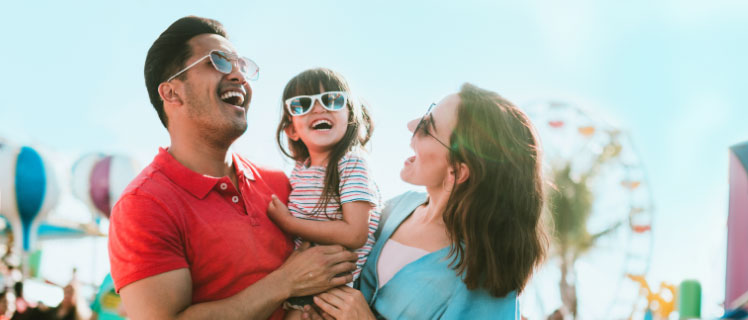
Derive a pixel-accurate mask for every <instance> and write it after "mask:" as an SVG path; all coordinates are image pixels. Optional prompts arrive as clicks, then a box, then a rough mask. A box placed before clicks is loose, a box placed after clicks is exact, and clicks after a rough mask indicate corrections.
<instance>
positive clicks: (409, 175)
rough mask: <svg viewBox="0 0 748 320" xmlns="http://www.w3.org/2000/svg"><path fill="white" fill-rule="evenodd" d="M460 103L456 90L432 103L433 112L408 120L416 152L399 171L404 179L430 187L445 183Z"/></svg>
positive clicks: (411, 144) (412, 146) (437, 186)
mask: <svg viewBox="0 0 748 320" xmlns="http://www.w3.org/2000/svg"><path fill="white" fill-rule="evenodd" d="M459 103H460V97H459V96H458V95H457V94H451V95H448V96H446V97H445V98H444V99H442V101H439V103H438V104H436V105H435V106H434V107H433V109H432V110H431V113H429V114H426V115H425V116H423V117H422V118H417V119H413V120H411V121H410V122H408V130H410V132H413V133H414V134H413V137H412V138H411V139H410V147H411V148H412V149H413V151H414V152H415V155H414V156H412V157H409V158H408V159H407V160H405V165H404V166H403V169H402V170H401V171H400V178H402V179H403V181H405V182H408V183H411V184H414V185H419V186H426V187H430V188H441V187H442V185H444V181H445V179H447V177H448V176H449V172H450V165H449V149H448V148H449V147H448V146H449V145H450V144H451V142H450V139H449V138H450V136H451V135H452V131H454V128H455V126H456V125H457V106H458V105H459ZM419 122H420V123H421V124H420V126H419V125H418V124H419ZM416 127H418V131H417V132H416Z"/></svg>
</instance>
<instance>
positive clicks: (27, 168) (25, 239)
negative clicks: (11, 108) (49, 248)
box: [0, 144, 59, 252]
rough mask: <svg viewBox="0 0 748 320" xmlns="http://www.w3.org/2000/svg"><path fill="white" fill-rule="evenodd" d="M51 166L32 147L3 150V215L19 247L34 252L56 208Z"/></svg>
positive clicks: (0, 192) (0, 153)
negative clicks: (40, 232) (44, 224)
mask: <svg viewBox="0 0 748 320" xmlns="http://www.w3.org/2000/svg"><path fill="white" fill-rule="evenodd" d="M58 196H59V189H58V188H57V179H56V176H55V173H54V169H53V168H52V166H51V165H50V164H49V163H48V162H47V161H45V160H44V159H43V158H42V156H41V155H40V154H39V152H37V151H36V150H34V149H33V148H31V147H27V146H22V147H16V146H13V145H10V144H4V145H2V146H0V198H2V200H0V214H2V215H3V216H4V217H5V218H6V219H8V221H9V222H10V224H11V226H12V228H13V238H14V241H15V244H16V247H21V248H22V249H23V250H24V251H25V252H29V251H31V250H32V249H33V248H34V243H35V241H36V238H37V233H38V229H39V224H40V223H41V222H42V221H43V220H44V219H46V217H47V215H48V214H49V212H50V211H51V210H52V209H53V208H54V206H55V205H57V199H58Z"/></svg>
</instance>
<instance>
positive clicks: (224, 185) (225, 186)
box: [221, 182, 229, 190]
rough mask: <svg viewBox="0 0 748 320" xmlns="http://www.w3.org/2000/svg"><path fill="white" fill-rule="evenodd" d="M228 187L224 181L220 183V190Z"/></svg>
mask: <svg viewBox="0 0 748 320" xmlns="http://www.w3.org/2000/svg"><path fill="white" fill-rule="evenodd" d="M228 187H229V186H228V185H227V184H226V183H225V182H224V183H221V190H226V188H228Z"/></svg>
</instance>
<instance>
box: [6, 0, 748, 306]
mask: <svg viewBox="0 0 748 320" xmlns="http://www.w3.org/2000/svg"><path fill="white" fill-rule="evenodd" d="M746 13H748V4H746V3H745V2H743V1H739V0H734V1H711V2H706V1H676V0H670V1H654V2H653V1H627V2H625V3H621V2H600V1H564V2H558V1H525V2H516V1H460V2H457V1H452V2H430V1H417V2H408V3H400V2H397V1H378V2H366V3H364V2H355V1H346V2H343V1H316V2H312V1H284V2H282V3H278V4H275V5H269V4H268V3H266V2H259V1H241V2H240V1H224V2H213V3H211V4H208V2H198V1H162V2H159V3H152V2H147V1H130V2H112V3H109V2H104V1H89V2H78V1H75V2H69V1H68V2H60V1H38V2H34V3H33V4H31V3H29V2H20V1H18V2H12V3H4V4H3V5H2V9H1V10H0V26H1V27H2V30H4V31H5V32H4V33H3V39H2V43H3V44H2V50H0V58H2V61H4V65H3V68H2V70H3V72H2V78H0V137H1V138H5V139H8V140H10V141H12V142H15V143H19V144H20V143H22V144H31V145H35V146H39V147H40V148H41V149H43V150H46V151H47V152H48V154H50V155H52V156H53V157H54V158H55V159H58V160H57V161H58V163H59V168H58V171H60V175H61V176H62V177H63V180H64V177H65V175H66V174H67V175H69V174H68V173H66V171H68V170H69V165H70V163H72V161H74V160H75V159H76V158H77V157H78V156H79V155H81V154H82V153H83V152H90V151H103V152H117V153H125V154H130V155H132V156H134V157H136V158H137V159H138V160H139V161H140V162H141V164H142V165H145V164H146V163H148V162H149V161H150V159H151V158H152V157H153V155H154V154H155V153H156V150H157V147H158V146H165V145H167V144H168V136H167V135H166V131H165V130H164V129H163V128H162V127H161V124H160V123H159V121H158V119H157V116H156V114H155V112H154V111H153V109H152V107H151V105H150V103H149V101H148V97H147V94H146V90H145V86H144V81H143V62H144V59H145V54H146V51H147V50H148V47H149V46H150V44H151V43H152V42H153V40H155V38H156V37H157V36H158V35H159V34H160V33H161V32H162V31H163V30H164V29H165V28H166V27H167V26H168V25H169V24H171V23H172V22H173V21H174V20H176V19H177V18H180V17H182V16H185V15H189V14H195V15H200V16H206V17H211V18H214V19H217V20H219V21H221V22H222V23H223V24H224V25H225V27H226V29H227V30H228V32H229V35H230V39H231V40H232V41H233V42H234V44H235V46H236V47H237V49H238V50H239V51H240V52H241V53H242V54H243V55H246V56H249V57H250V58H252V59H254V60H255V61H256V62H257V63H258V64H259V65H260V68H261V72H260V80H259V81H258V82H256V83H253V84H252V86H253V90H254V98H253V101H252V105H251V108H250V112H249V130H248V131H247V133H246V134H245V135H244V136H243V137H242V138H241V139H240V140H239V141H238V142H237V144H236V145H235V148H236V150H237V151H239V152H241V153H243V154H245V155H247V156H248V157H249V158H251V159H254V160H256V161H258V162H261V163H265V164H270V165H274V166H277V167H282V168H288V163H287V162H284V160H282V158H281V156H280V154H279V152H278V151H277V146H276V145H275V143H274V139H273V135H274V131H275V126H276V125H277V121H278V117H279V108H280V106H279V104H280V94H281V90H282V88H283V86H284V85H285V82H286V81H288V79H290V78H291V77H292V76H293V75H295V74H297V73H298V72H300V71H302V70H304V69H307V68H310V67H317V66H324V67H329V68H332V69H334V70H336V71H339V72H340V73H342V74H343V75H344V76H345V77H346V78H347V79H348V81H349V83H350V85H351V87H352V89H353V90H354V91H355V93H356V94H357V95H358V96H360V97H362V98H364V99H366V100H367V101H368V102H369V103H370V104H371V106H372V111H373V116H374V119H375V121H376V124H377V128H376V131H375V135H374V139H373V142H372V156H371V162H372V166H373V168H374V172H375V177H376V178H377V180H378V182H379V185H380V187H381V188H382V191H383V194H384V196H385V198H389V197H391V196H393V195H396V194H397V193H399V192H402V191H404V190H407V189H410V188H412V187H411V186H408V185H406V184H404V183H403V182H401V181H400V180H399V177H398V172H399V170H400V167H401V164H402V162H403V161H404V159H405V158H406V157H408V156H409V155H410V154H411V152H410V150H409V147H408V143H409V133H408V132H407V131H406V129H405V123H406V121H407V120H409V119H411V118H414V117H417V116H419V115H420V114H421V113H422V112H424V111H425V109H426V108H427V107H428V105H429V104H430V103H431V102H432V101H437V100H439V99H441V98H442V97H443V96H444V95H446V94H449V93H452V92H455V91H457V90H458V89H459V86H460V85H461V84H462V83H463V82H466V81H469V82H473V83H475V84H476V85H478V86H481V87H484V88H487V89H491V90H494V91H497V92H499V93H500V94H502V95H504V96H505V97H507V98H508V99H509V100H511V101H513V102H515V103H516V104H518V105H520V106H522V105H523V104H526V103H529V102H531V101H534V100H537V99H544V98H557V99H561V100H564V101H568V102H570V103H574V104H576V105H579V106H582V107H584V108H586V109H592V110H594V111H595V112H598V113H600V114H603V115H604V116H605V117H606V118H607V120H609V121H610V122H612V123H615V124H617V125H618V126H619V127H621V128H623V129H625V130H627V131H628V132H629V134H630V136H631V138H632V139H633V141H634V143H635V144H636V145H637V147H638V149H639V153H640V156H641V160H642V162H643V163H644V165H645V166H646V168H647V171H648V172H649V180H650V182H651V188H652V191H653V194H654V199H655V207H656V218H655V221H654V222H655V228H656V229H655V230H656V231H655V237H654V239H655V242H654V256H653V261H652V268H651V273H650V278H651V279H652V282H659V281H670V282H675V283H677V282H680V281H681V280H682V279H684V278H697V279H699V280H701V281H702V283H703V284H704V290H705V298H704V300H705V304H707V303H709V304H710V305H715V304H716V303H717V302H719V301H720V300H721V299H722V296H723V294H724V293H723V292H722V290H723V285H724V238H725V235H726V228H725V223H726V215H727V190H728V189H727V188H728V186H727V163H728V158H727V152H728V151H727V148H728V147H729V146H730V145H733V144H736V143H739V142H741V141H746V140H748V126H746V123H745V121H746V120H745V119H748V107H746V106H745V103H744V101H746V95H747V93H746V92H748V90H746V87H747V86H746V80H745V75H746V74H748V62H746V60H745V57H746V56H748V32H746V30H748V23H747V22H745V16H746ZM63 191H66V190H63ZM70 201H72V200H69V201H68V207H70V208H72V207H75V205H73V204H70ZM61 211H62V210H61ZM58 214H62V215H64V214H69V213H63V212H60V213H58ZM102 254H105V252H104V253H102ZM100 269H104V268H100ZM97 273H101V271H97ZM96 276H97V277H98V276H99V275H98V274H97V275H96ZM100 276H101V277H103V274H101V275H100ZM705 308H711V309H708V310H714V308H713V307H710V306H707V305H705Z"/></svg>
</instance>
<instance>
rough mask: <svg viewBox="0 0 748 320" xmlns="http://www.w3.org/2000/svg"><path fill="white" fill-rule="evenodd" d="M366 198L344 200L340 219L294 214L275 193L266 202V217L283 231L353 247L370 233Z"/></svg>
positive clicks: (357, 246) (359, 245) (313, 240)
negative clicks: (305, 218) (313, 217)
mask: <svg viewBox="0 0 748 320" xmlns="http://www.w3.org/2000/svg"><path fill="white" fill-rule="evenodd" d="M371 208H372V205H371V203H369V202H366V201H353V202H347V203H344V204H343V220H335V221H313V220H304V219H298V218H295V217H294V216H293V215H291V212H290V211H288V207H286V205H284V204H283V202H281V201H280V200H279V199H278V198H277V197H276V196H275V195H273V199H272V200H270V204H269V205H268V217H270V219H271V220H273V222H275V224H277V225H278V227H280V228H281V229H283V231H285V232H287V233H290V234H293V235H296V236H299V237H302V238H304V240H308V241H311V242H315V243H319V244H340V245H343V246H345V247H346V248H348V249H351V250H355V249H358V248H361V247H363V246H364V244H366V239H367V237H368V236H369V211H371Z"/></svg>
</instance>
